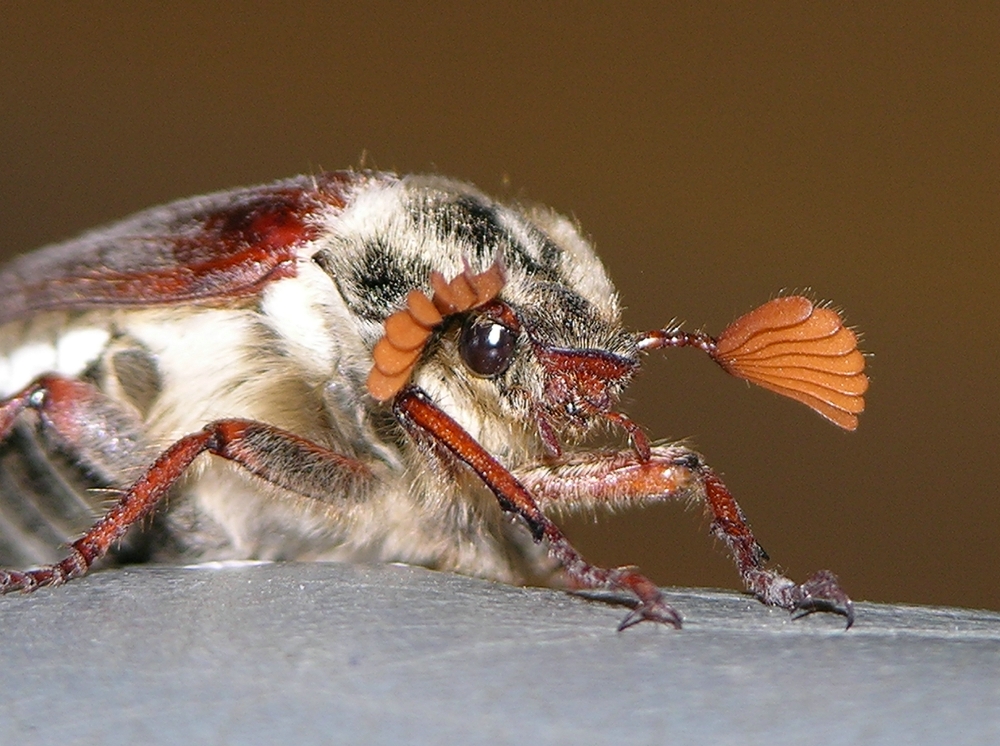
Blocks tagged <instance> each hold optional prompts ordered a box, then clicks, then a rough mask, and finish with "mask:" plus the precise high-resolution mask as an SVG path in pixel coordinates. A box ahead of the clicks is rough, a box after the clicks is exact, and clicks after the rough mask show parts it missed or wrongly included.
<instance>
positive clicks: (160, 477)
mask: <svg viewBox="0 0 1000 746" xmlns="http://www.w3.org/2000/svg"><path fill="white" fill-rule="evenodd" d="M63 383H75V382H71V381H67V380H66V379H56V378H54V377H53V378H52V379H51V380H48V381H46V380H45V379H41V380H40V382H39V383H38V384H33V385H32V386H30V387H28V389H26V390H25V391H24V392H22V394H21V395H19V396H17V397H13V398H12V399H9V400H7V401H6V402H3V404H0V433H5V432H6V429H4V428H7V429H9V427H10V425H11V423H12V422H13V418H14V417H15V416H16V415H17V414H18V413H19V412H20V411H22V410H24V409H26V408H35V409H39V410H40V412H42V413H43V417H44V416H45V415H44V413H45V412H46V407H48V409H49V410H54V411H55V412H56V413H57V414H60V413H61V414H63V415H66V414H67V413H69V412H73V411H76V412H77V413H79V410H80V409H81V408H80V407H77V408H76V410H74V408H73V406H72V405H71V404H69V403H65V402H64V403H62V404H60V402H61V399H60V397H59V396H58V395H57V393H58V392H60V391H61V388H60V387H61V386H62V384H63ZM81 385H84V384H81ZM50 419H53V420H54V421H55V422H56V423H57V424H56V425H55V427H57V428H63V427H64V426H63V425H59V424H58V423H59V418H58V417H56V418H50ZM67 419H69V420H70V425H72V424H73V423H72V418H67ZM59 432H60V433H61V434H62V435H63V436H64V437H66V436H67V435H70V434H72V429H71V428H69V427H68V426H66V427H65V429H60V430H59ZM205 452H208V453H212V454H215V455H217V456H221V457H222V458H225V459H227V460H229V461H232V462H234V463H236V464H239V465H240V466H242V467H243V468H244V469H246V470H247V471H249V472H251V473H252V474H255V475H256V476H258V477H260V478H261V479H264V480H266V481H268V482H271V483H272V484H275V485H277V486H279V487H283V488H285V489H288V490H291V491H293V492H296V493H298V494H301V495H306V496H311V497H316V498H317V499H328V498H329V495H331V494H337V493H338V492H339V491H343V490H345V489H352V490H354V491H357V490H363V489H365V488H366V487H367V483H368V482H370V481H371V471H370V470H369V469H368V467H367V466H366V465H364V464H363V463H361V462H360V461H357V460H355V459H352V458H348V457H346V456H342V455H339V454H337V453H334V452H332V451H330V450H328V449H326V448H323V447H322V446H319V445H317V444H315V443H313V442H311V441H308V440H306V439H304V438H300V437H299V436H297V435H294V434H293V433H290V432H288V431H286V430H281V429H279V428H277V427H273V426H271V425H266V424H263V423H260V422H253V421H250V420H237V419H231V420H219V421H217V422H213V423H211V424H209V425H207V426H206V427H205V428H204V429H202V430H200V431H199V432H197V433H192V434H191V435H187V436H185V437H183V438H181V439H180V440H178V441H177V442H176V443H174V444H173V445H172V446H170V448H168V449H167V450H166V451H164V452H163V453H162V454H161V455H160V456H159V458H157V459H156V460H155V461H154V462H153V464H152V466H150V467H149V468H148V469H147V470H146V471H145V473H144V474H143V475H142V476H141V477H139V479H138V480H137V481H135V482H134V483H133V484H132V486H131V487H129V488H128V489H126V490H125V491H124V494H123V495H122V497H121V499H120V500H119V501H118V503H117V504H116V505H115V506H114V507H112V508H111V509H110V510H109V511H108V512H107V513H105V514H104V516H103V517H102V518H101V519H100V520H98V521H97V523H95V524H94V525H93V526H92V527H91V528H90V530H89V531H87V533H86V534H84V535H83V536H82V537H81V538H80V539H78V540H76V541H74V542H73V543H72V544H71V545H70V554H69V556H68V557H66V558H65V559H63V560H62V561H61V562H58V563H56V564H53V565H47V566H44V567H40V568H37V569H33V570H28V571H25V572H6V571H0V593H7V592H9V591H14V590H23V591H31V590H34V589H35V588H38V587H41V586H45V585H58V584H60V583H63V582H65V581H67V580H69V579H71V578H75V577H79V576H80V575H83V574H84V573H86V572H87V570H89V569H90V567H91V565H92V564H93V563H94V562H95V561H96V560H97V559H99V558H100V557H102V556H104V555H105V554H106V553H107V552H108V550H109V549H110V547H111V546H112V545H113V544H114V543H115V542H116V541H118V540H119V539H121V538H122V536H123V535H124V534H125V532H126V531H127V530H128V528H129V527H130V526H132V525H133V524H135V523H136V522H138V521H139V520H141V519H142V518H143V517H144V516H145V515H147V514H148V513H149V512H150V511H151V510H152V509H153V508H154V507H155V506H156V504H157V503H158V502H159V501H160V500H161V499H162V498H163V497H164V496H165V495H166V494H167V492H168V491H169V489H170V488H171V486H173V484H174V483H175V482H176V481H177V480H178V479H179V478H180V477H181V475H182V474H183V473H184V470H185V469H187V467H188V466H189V465H190V464H191V462H193V461H194V460H195V458H197V457H198V456H199V455H200V454H202V453H205Z"/></svg>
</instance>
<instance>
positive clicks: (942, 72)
mask: <svg viewBox="0 0 1000 746" xmlns="http://www.w3.org/2000/svg"><path fill="white" fill-rule="evenodd" d="M334 5H335V4H333V3H329V4H328V3H322V2H306V1H302V2H298V3H294V4H292V3H285V4H281V5H277V4H276V5H273V6H271V5H265V4H249V3H247V4H239V5H236V4H233V5H232V6H231V7H226V8H215V9H206V8H203V7H202V6H201V4H197V3H189V4H187V6H185V5H183V4H174V5H172V7H171V8H170V9H167V10H159V9H155V8H153V7H152V4H143V7H142V9H141V10H139V9H136V10H128V9H125V10H108V9H105V8H104V7H102V6H100V5H93V6H91V7H89V9H87V8H85V7H84V6H83V5H77V4H73V5H72V6H66V5H63V6H60V8H59V10H53V9H39V8H36V7H35V3H20V4H17V3H4V6H3V9H2V11H0V226H2V230H3V238H2V241H0V250H2V251H3V252H6V253H8V254H13V253H15V252H20V251H25V250H28V249H31V248H34V247H36V246H39V245H41V244H43V243H46V242H48V241H53V240H57V239H60V238H64V237H69V236H72V235H73V234H75V233H76V232H78V231H81V230H83V229H85V228H89V227H92V226H94V225H97V224H99V223H102V222H104V221H109V220H112V219H115V218H118V217H122V216H124V215H127V214H128V213H130V212H132V211H134V210H137V209H140V208H143V207H147V206H150V205H154V204H157V203H160V202H164V201H167V200H170V199H173V198H177V197H185V196H189V195H192V194H196V193H200V192H205V191H209V190H214V189H219V188H224V187H229V186H235V185H242V184H252V183H258V182H264V181H270V180H272V179H276V178H278V177H283V176H287V175H291V174H295V173H300V172H309V171H316V170H319V169H322V168H339V167H344V166H351V165H358V164H359V163H360V162H361V161H362V159H364V162H365V163H366V164H367V165H369V166H377V167H379V168H386V169H396V170H399V171H404V172H409V171H439V172H442V173H446V174H449V175H453V176H458V177H461V178H463V179H467V180H470V181H473V182H475V183H477V184H478V185H479V186H481V187H483V188H484V189H486V190H487V191H489V192H492V193H494V194H498V195H501V196H504V195H506V196H515V197H524V198H528V199H532V200H537V201H540V202H544V203H547V204H550V205H552V206H554V207H556V208H558V209H559V210H561V211H564V212H566V213H571V214H572V215H574V216H576V217H577V218H578V219H579V220H580V221H581V223H582V224H583V227H584V229H585V230H586V231H587V232H588V233H589V234H590V235H591V236H592V237H593V239H594V241H595V242H596V244H597V246H598V248H599V250H600V252H601V254H602V256H603V258H604V260H605V262H606V264H607V266H608V268H609V270H610V272H611V274H612V276H613V277H614V278H615V280H616V281H617V283H618V286H619V288H620V290H621V292H622V296H623V299H624V302H625V304H626V305H627V307H628V308H627V313H626V319H627V322H628V324H629V325H630V326H632V327H634V328H636V329H639V328H653V327H657V326H661V325H663V324H665V323H667V322H669V321H670V320H671V319H672V318H674V317H677V318H679V319H682V320H686V321H687V322H688V326H687V328H691V329H693V328H697V327H699V326H703V327H704V328H705V329H706V330H708V331H711V332H715V333H717V332H719V331H720V330H721V329H722V328H723V327H724V326H725V325H726V324H727V323H728V322H729V321H731V320H732V319H733V318H735V317H736V316H737V315H738V314H740V313H742V312H744V311H746V310H749V309H750V308H752V307H754V306H755V305H757V304H758V303H760V302H762V301H765V300H767V299H768V298H770V297H772V296H773V295H774V294H775V293H776V292H777V291H779V290H780V289H782V288H787V289H801V288H812V289H813V291H814V293H815V294H816V295H817V296H819V297H821V298H829V299H833V300H834V301H835V302H836V303H837V304H838V305H839V306H840V307H842V308H844V309H845V310H846V312H847V315H848V320H849V321H850V322H851V323H854V324H856V325H857V326H859V327H860V328H861V329H863V330H864V334H865V338H864V346H865V348H866V349H867V350H868V351H870V352H872V353H874V357H873V359H872V360H871V364H870V372H871V377H872V382H873V384H872V389H871V392H870V395H869V397H868V412H867V413H866V414H865V415H864V416H863V418H862V425H861V428H860V429H859V430H858V431H857V432H856V433H853V434H845V433H842V432H838V431H837V430H836V428H834V427H832V426H830V425H828V424H826V423H825V422H824V421H822V420H820V419H819V418H818V417H817V416H815V415H813V414H812V413H811V412H809V411H807V410H806V409H805V408H803V407H801V406H799V405H796V404H793V403H791V402H788V401H785V400H782V399H779V398H778V397H775V396H773V395H771V394H769V393H767V392H764V391H762V390H750V389H748V388H747V387H746V386H745V385H743V384H741V383H739V382H737V381H734V380H731V379H729V378H727V377H726V376H725V375H724V374H723V373H721V372H720V371H718V370H717V369H716V368H715V367H714V366H713V365H712V364H711V362H710V361H708V360H707V359H703V356H701V355H699V354H698V353H695V352H693V351H688V350H680V351H674V352H672V353H667V354H665V355H659V354H655V355H653V356H651V358H650V359H649V360H648V363H647V365H646V368H645V371H644V373H643V375H642V376H641V378H640V379H639V380H638V381H637V382H636V383H635V384H634V386H633V388H632V389H631V391H630V411H631V412H632V413H633V414H635V415H636V416H637V418H638V419H639V420H641V421H642V422H643V423H644V424H645V425H647V426H648V428H649V430H650V432H651V434H652V435H653V436H654V437H673V438H678V437H686V436H690V437H691V439H692V441H693V443H694V444H695V446H696V447H697V448H698V449H699V450H701V451H702V452H703V453H705V454H706V455H707V457H708V460H709V462H710V463H711V464H713V465H714V466H715V467H716V468H717V469H718V470H719V471H721V472H722V473H723V474H724V475H725V477H726V480H727V482H728V484H729V486H730V488H731V489H732V490H733V492H734V494H736V496H737V498H738V499H739V500H740V501H741V504H742V506H743V508H744V510H745V511H746V512H747V514H748V516H749V518H750V520H751V522H752V524H753V526H754V527H755V529H756V531H757V533H758V536H759V538H760V540H761V542H762V543H763V544H764V546H765V547H766V548H767V550H768V551H769V552H770V554H771V556H772V557H774V558H775V559H776V560H777V561H778V562H779V563H780V564H781V566H782V567H784V568H785V569H786V570H787V571H788V572H789V573H790V574H791V575H792V576H793V577H796V578H798V579H803V578H805V577H806V576H807V575H808V574H809V573H811V572H812V571H813V570H816V569H819V568H824V567H826V568H830V569H833V570H834V571H836V572H837V573H839V575H840V576H841V579H842V580H843V582H844V584H845V586H846V587H847V588H848V589H849V590H850V591H851V592H852V594H853V595H854V596H855V598H859V599H869V600H879V601H908V602H920V603H940V604H960V605H966V606H974V607H988V608H993V609H1000V549H998V534H1000V499H998V496H997V494H996V493H997V483H998V481H1000V465H998V459H997V456H996V452H997V444H998V437H997V436H998V434H1000V424H998V420H1000V418H998V415H1000V407H998V395H1000V383H998V376H997V368H998V366H997V357H998V356H997V352H996V344H997V340H998V338H1000V311H998V303H997V294H998V291H1000V280H998V260H997V257H996V248H997V247H998V246H1000V221H998V218H1000V179H998V175H1000V160H998V159H1000V128H998V124H1000V121H998V119H1000V117H998V112H1000V11H997V10H996V9H995V6H994V8H993V9H987V10H983V9H982V8H980V9H979V10H974V11H972V10H970V11H966V10H956V9H955V8H953V7H952V6H951V4H948V3H939V4H929V5H923V6H921V5H919V4H908V5H907V6H906V7H905V8H900V9H898V10H897V9H883V10H874V11H873V10H868V9H866V8H863V7H862V6H861V5H860V4H855V5H853V6H851V7H849V8H848V7H837V8H826V7H816V6H810V8H808V9H801V8H799V7H798V6H797V5H796V4H781V5H760V4H754V5H753V7H752V8H751V7H748V6H743V5H740V4H733V7H731V8H729V9H719V8H714V9H701V8H700V7H696V8H695V9H691V8H690V7H688V8H685V9H671V8H669V7H662V4H653V3H649V4H647V5H632V4H630V5H629V6H628V7H625V6H620V7H618V6H616V7H611V6H600V7H599V6H597V5H584V4H570V3H567V4H553V3H547V4H534V3H511V4H493V5H483V6H479V5H477V6H475V7H473V6H472V4H464V3H441V4H437V5H428V6H423V7H420V8H416V7H410V6H404V4H402V3H399V4H395V3H385V4H378V3H365V4H357V6H356V7H353V6H352V7H344V8H339V7H334ZM344 5H346V4H344ZM959 5H969V6H970V7H971V4H959ZM984 7H985V6H984ZM566 528H567V530H568V532H569V534H570V536H571V537H572V538H574V539H575V541H576V543H577V545H578V546H579V547H580V548H581V549H582V550H584V552H585V554H587V555H588V556H589V557H590V558H591V559H592V560H594V561H597V562H602V563H626V562H629V563H631V562H634V563H636V564H639V565H640V566H642V567H643V568H644V569H645V570H647V571H648V572H649V573H650V574H651V575H652V576H653V577H654V578H655V579H656V580H658V581H660V582H661V583H664V584H670V585H713V586H722V587H737V586H738V580H737V578H736V575H735V573H734V571H733V569H732V566H731V563H730V561H729V559H728V558H727V557H726V556H725V554H724V552H723V551H722V547H721V546H715V545H714V542H713V541H712V540H711V539H709V538H708V537H707V536H706V532H707V528H708V524H707V522H706V521H705V520H704V519H703V518H702V517H701V515H700V513H699V512H697V511H694V512H692V511H687V512H685V511H684V510H683V509H682V508H680V507H679V506H659V507H655V508H651V509H646V510H644V511H641V512H628V513H622V514H619V515H616V516H612V517H606V516H605V517H601V518H600V519H599V522H597V523H596V524H595V523H594V522H593V520H592V517H590V518H585V519H581V520H576V521H574V522H572V523H569V524H566Z"/></svg>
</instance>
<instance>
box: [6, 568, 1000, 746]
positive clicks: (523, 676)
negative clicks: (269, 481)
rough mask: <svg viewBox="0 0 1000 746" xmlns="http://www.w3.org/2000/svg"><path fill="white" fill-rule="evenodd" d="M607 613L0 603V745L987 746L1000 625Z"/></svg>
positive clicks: (466, 602) (282, 597)
mask: <svg viewBox="0 0 1000 746" xmlns="http://www.w3.org/2000/svg"><path fill="white" fill-rule="evenodd" d="M667 593H668V597H669V601H670V603H672V604H673V605H674V606H675V607H676V608H677V609H678V610H679V611H680V612H681V613H682V614H683V615H684V618H685V626H684V629H682V630H674V629H672V628H667V627H663V626H659V625H654V624H648V623H647V624H641V625H638V626H637V627H634V628H632V629H629V630H627V631H625V632H623V633H619V632H617V631H616V627H617V624H618V622H619V621H620V619H621V618H622V617H623V615H624V613H625V611H626V610H625V609H623V608H621V607H619V606H615V605H612V604H609V603H603V602H600V601H594V600H588V599H585V598H581V597H580V596H575V595H570V594H566V593H561V592H558V591H551V590H545V589H531V588H516V587H511V586H506V585H501V584H497V583H489V582H484V581H480V580H474V579H470V578H464V577H459V576H455V575H449V574H445V573H436V572H431V571H428V570H424V569H420V568H412V567H402V566H355V565H337V564H319V563H316V564H298V563H287V564H240V565H233V566H214V565H202V566H197V567H192V568H183V567H156V566H145V567H132V568H126V569H121V570H112V571H106V572H103V573H97V574H94V575H92V576H89V577H86V578H83V579H80V580H77V581H74V582H72V583H70V584H68V585H66V586H65V587H62V588H57V589H51V590H50V589H46V590H42V591H39V592H37V593H34V594H29V595H12V596H8V597H5V598H0V609H2V611H0V614H2V620H3V629H4V644H3V648H2V652H0V676H2V691H3V697H2V698H0V702H2V707H3V715H2V717H0V742H2V743H19V744H30V743H101V744H115V743H129V744H134V743H142V744H160V743H163V744H169V743H183V744H188V743H245V744H257V743H260V744H272V743H294V744H312V743H317V744H319V743H322V744H326V743H348V742H350V743H408V744H409V743H427V744H442V743H460V744H470V743H471V744H475V743H528V742H530V743H531V744H560V743H629V744H644V743H650V744H653V743H667V742H669V743H681V744H683V743H706V744H728V743H732V744H737V743H738V744H755V743H765V742H766V743H775V742H780V743H805V742H807V740H808V741H809V742H814V743H831V744H839V743H843V744H856V743H887V744H888V743H892V744H906V743H942V742H947V743H949V744H961V743H969V744H973V743H976V744H979V743H1000V614H998V613H994V612H987V611H971V610H965V609H951V608H932V607H914V606H889V605H883V604H870V603H860V604H858V608H857V622H856V624H855V626H854V628H852V629H851V630H849V631H845V630H844V624H843V619H842V618H841V617H837V616H833V615H828V614H814V615H812V616H809V617H806V618H803V619H798V620H792V619H791V618H790V617H789V615H788V614H787V613H785V612H783V611H781V610H777V609H769V608H766V607H764V606H762V605H760V604H759V603H757V602H756V601H754V600H753V599H751V598H748V597H747V596H743V595H740V594H738V593H732V592H721V591H712V590H701V589H669V590H668V591H667Z"/></svg>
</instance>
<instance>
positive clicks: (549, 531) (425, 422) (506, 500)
mask: <svg viewBox="0 0 1000 746" xmlns="http://www.w3.org/2000/svg"><path fill="white" fill-rule="evenodd" d="M393 410H394V411H395V414H396V417H397V418H398V419H399V421H400V422H402V423H403V424H404V426H406V428H407V429H408V430H409V431H410V432H411V433H412V434H413V435H414V436H416V437H417V438H418V439H429V440H430V443H431V445H432V446H436V447H440V448H443V449H445V450H446V451H448V452H449V453H451V454H452V456H454V457H455V458H457V459H459V460H460V461H462V462H464V463H465V464H466V465H467V466H469V467H470V468H471V469H472V470H473V471H474V472H476V474H478V475H479V478H480V479H482V480H483V482H484V483H485V484H486V486H487V487H489V488H490V490H491V491H492V492H493V494H494V495H496V497H497V500H498V501H499V503H500V507H501V508H503V509H504V510H506V511H508V512H511V513H514V514H516V515H519V516H520V517H521V518H522V519H523V520H524V521H525V523H527V525H528V528H529V530H530V531H531V534H532V536H533V537H534V539H535V541H543V540H544V541H545V543H546V545H547V547H548V551H549V554H550V555H551V556H552V557H553V558H554V559H556V560H557V561H558V562H559V563H560V564H561V565H562V567H563V569H564V570H565V572H566V574H567V575H568V576H569V577H570V578H571V579H572V580H574V581H575V582H576V583H578V584H579V585H580V586H581V587H583V588H593V589H609V590H615V591H626V592H629V593H633V594H635V596H636V597H638V599H639V604H638V606H636V608H635V609H634V610H633V611H632V612H630V613H629V614H628V615H627V616H626V617H625V619H624V620H623V621H622V623H621V624H620V625H619V626H618V629H619V630H623V629H625V628H627V627H631V626H632V625H634V624H638V623H639V622H642V621H647V620H648V621H655V622H662V623H664V624H671V625H673V626H674V627H680V626H681V617H680V614H678V613H677V612H676V611H675V610H674V609H673V608H671V607H670V606H669V605H668V604H667V603H666V602H665V601H664V600H663V594H662V593H661V592H660V589H659V588H657V587H656V584H655V583H653V581H651V580H649V578H647V577H645V576H644V575H640V574H639V573H638V572H636V571H635V570H634V569H632V568H628V567H621V568H616V569H611V570H606V569H604V568H602V567H595V566H594V565H591V564H590V563H589V562H587V561H586V560H585V559H584V558H583V557H582V556H581V555H580V553H579V552H577V551H576V549H574V548H573V546H572V545H571V544H570V543H569V539H567V538H566V536H565V534H563V532H562V531H561V530H560V529H559V527H558V526H556V524H554V523H553V522H552V521H551V520H549V518H548V517H547V516H546V515H545V514H544V513H543V512H542V511H541V509H540V508H539V507H538V505H537V504H536V503H535V500H534V498H533V497H532V495H531V492H530V491H529V490H528V489H526V488H525V485H524V484H522V483H521V482H520V481H519V480H518V478H517V477H515V476H514V475H513V474H511V473H510V471H509V470H507V469H506V468H505V467H504V466H503V465H502V464H501V463H500V462H499V461H497V460H496V459H495V458H493V456H491V455H490V454H489V453H488V452H487V451H486V449H485V448H483V447H482V446H481V445H480V444H479V443H478V442H477V441H476V440H475V438H473V437H472V436H471V435H469V433H467V432H466V431H465V430H464V429H462V427H461V426H460V425H459V424H458V423H457V422H455V420H453V419H452V418H451V417H449V416H448V415H447V414H445V413H444V412H443V411H442V410H441V409H440V408H438V407H437V406H436V405H435V404H434V403H433V402H431V401H430V399H429V398H428V396H427V394H426V393H424V391H422V390H421V389H419V388H417V387H416V386H407V387H406V388H404V389H403V390H402V391H401V392H400V393H399V394H397V395H396V398H395V399H394V401H393Z"/></svg>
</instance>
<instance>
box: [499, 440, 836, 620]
mask: <svg viewBox="0 0 1000 746" xmlns="http://www.w3.org/2000/svg"><path fill="white" fill-rule="evenodd" d="M516 476H517V479H518V480H519V482H520V483H521V484H523V485H524V487H525V488H527V489H528V490H529V491H530V492H531V494H532V495H533V496H534V497H535V499H536V500H537V502H538V504H539V505H541V506H543V507H544V506H547V505H553V506H562V507H566V508H568V509H571V508H575V507H595V506H606V507H620V506H627V505H643V504H648V503H651V502H662V501H666V500H678V499H684V500H692V499H697V500H702V501H704V503H705V505H706V508H707V510H708V512H709V514H710V515H711V517H712V533H713V534H714V535H715V536H716V537H718V538H719V539H722V541H724V542H725V544H726V546H727V547H728V548H729V551H730V553H731V554H732V555H733V559H734V560H735V562H736V567H737V569H738V570H739V573H740V577H741V578H742V579H743V583H744V585H745V586H746V588H747V590H748V591H750V592H751V593H753V594H754V595H755V596H756V597H757V598H758V599H760V600H761V601H763V602H764V603H766V604H770V605H772V606H780V607H781V608H784V609H788V610H789V611H798V612H802V613H804V614H808V613H811V612H814V611H829V612H833V613H836V614H841V615H843V616H844V617H846V618H847V626H848V627H850V626H851V625H852V624H853V623H854V605H853V603H852V602H851V600H850V598H849V597H848V596H847V594H846V593H845V592H844V591H843V589H842V588H841V587H840V584H839V583H838V581H837V578H836V576H835V575H834V574H833V573H831V572H829V571H827V570H821V571H820V572H817V573H816V574H814V575H813V576H812V577H811V578H809V579H808V580H807V581H806V582H805V583H802V584H796V583H795V582H794V581H792V580H789V579H788V578H786V577H785V576H783V575H781V574H780V573H778V572H775V571H774V570H769V569H767V568H766V567H765V564H766V562H767V560H768V556H767V553H766V552H765V551H764V549H763V548H762V547H761V545H760V544H759V543H758V542H757V539H756V538H755V537H754V535H753V531H751V529H750V525H749V524H748V523H747V520H746V517H745V516H744V515H743V511H742V510H741V509H740V506H739V505H738V504H737V503H736V500H735V499H734V498H733V496H732V494H730V492H729V490H728V489H727V488H726V486H725V485H724V484H723V483H722V480H721V479H719V477H718V475H717V474H716V473H715V472H714V471H712V469H710V468H709V467H708V466H706V465H705V464H704V462H703V461H702V459H701V456H699V455H698V454H697V453H695V452H694V451H691V450H688V449H686V448H682V447H679V446H655V447H653V448H652V449H651V452H650V457H649V459H648V460H643V459H642V458H641V457H639V456H638V455H637V454H636V453H635V452H634V451H633V450H627V451H620V452H603V453H601V452H597V453H580V454H573V455H570V456H567V457H564V458H562V459H560V460H559V461H555V462H551V463H543V464H539V465H536V466H531V467H527V468H524V469H520V470H518V471H517V472H516Z"/></svg>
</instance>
